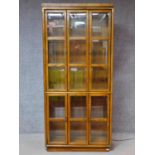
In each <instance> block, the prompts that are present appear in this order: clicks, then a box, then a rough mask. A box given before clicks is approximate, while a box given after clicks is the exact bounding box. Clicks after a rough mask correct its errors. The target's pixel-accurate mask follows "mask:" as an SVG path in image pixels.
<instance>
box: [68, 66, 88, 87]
mask: <svg viewBox="0 0 155 155" xmlns="http://www.w3.org/2000/svg"><path fill="white" fill-rule="evenodd" d="M86 74H87V70H86V67H70V89H75V90H76V89H86V83H87V79H86V78H87V76H86Z"/></svg>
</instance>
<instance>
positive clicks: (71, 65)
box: [69, 64, 87, 67]
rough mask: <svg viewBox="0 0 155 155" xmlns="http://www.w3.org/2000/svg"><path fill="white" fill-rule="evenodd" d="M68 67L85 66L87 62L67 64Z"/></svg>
mask: <svg viewBox="0 0 155 155" xmlns="http://www.w3.org/2000/svg"><path fill="white" fill-rule="evenodd" d="M69 66H70V67H87V64H69Z"/></svg>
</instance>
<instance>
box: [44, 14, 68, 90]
mask: <svg viewBox="0 0 155 155" xmlns="http://www.w3.org/2000/svg"><path fill="white" fill-rule="evenodd" d="M45 57H46V65H47V67H46V68H47V71H46V74H47V77H46V80H47V90H48V91H66V90H67V67H66V65H67V51H66V11H47V12H46V55H45Z"/></svg>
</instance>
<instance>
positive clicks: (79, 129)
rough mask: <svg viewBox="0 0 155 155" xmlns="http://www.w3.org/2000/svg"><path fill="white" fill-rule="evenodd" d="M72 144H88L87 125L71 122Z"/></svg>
mask: <svg viewBox="0 0 155 155" xmlns="http://www.w3.org/2000/svg"><path fill="white" fill-rule="evenodd" d="M70 128H71V129H70V134H71V135H70V142H71V143H80V144H81V143H86V123H85V122H71V124H70Z"/></svg>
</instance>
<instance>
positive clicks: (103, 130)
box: [90, 121, 108, 144]
mask: <svg viewBox="0 0 155 155" xmlns="http://www.w3.org/2000/svg"><path fill="white" fill-rule="evenodd" d="M90 130H91V131H90V144H106V143H107V139H108V134H107V123H105V122H97V121H91V124H90Z"/></svg>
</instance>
